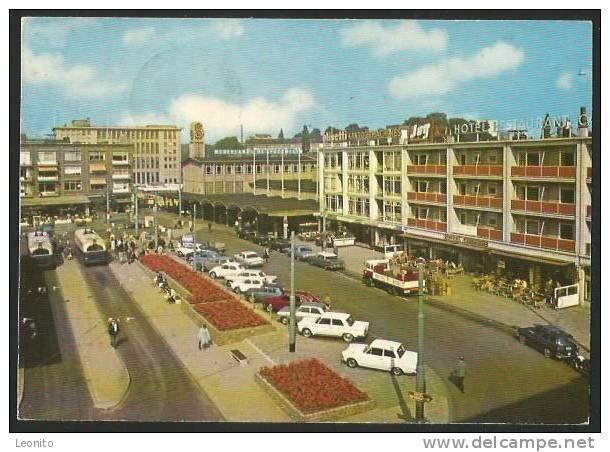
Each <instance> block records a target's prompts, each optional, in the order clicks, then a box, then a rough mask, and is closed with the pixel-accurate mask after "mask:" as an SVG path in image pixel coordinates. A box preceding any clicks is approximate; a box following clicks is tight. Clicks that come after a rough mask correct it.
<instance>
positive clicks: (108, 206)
mask: <svg viewBox="0 0 610 452" xmlns="http://www.w3.org/2000/svg"><path fill="white" fill-rule="evenodd" d="M109 223H110V185H108V184H106V224H109Z"/></svg>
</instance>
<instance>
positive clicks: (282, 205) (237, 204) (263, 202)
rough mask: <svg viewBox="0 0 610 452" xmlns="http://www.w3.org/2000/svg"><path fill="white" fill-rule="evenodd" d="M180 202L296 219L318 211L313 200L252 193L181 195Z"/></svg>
mask: <svg viewBox="0 0 610 452" xmlns="http://www.w3.org/2000/svg"><path fill="white" fill-rule="evenodd" d="M163 196H166V197H168V198H177V197H178V195H177V194H176V193H165V194H163ZM182 200H183V201H186V202H198V203H201V204H211V205H218V204H220V205H222V206H224V207H225V208H227V209H231V208H239V209H241V210H247V209H250V210H254V211H256V212H257V213H259V214H263V215H268V216H270V217H284V216H287V217H296V216H304V215H313V214H314V213H316V212H318V211H319V207H318V203H317V202H316V201H315V200H313V199H301V200H299V199H294V198H281V197H279V196H264V195H253V194H252V193H223V194H217V195H216V194H214V195H202V194H197V193H183V194H182Z"/></svg>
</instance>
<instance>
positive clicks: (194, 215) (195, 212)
mask: <svg viewBox="0 0 610 452" xmlns="http://www.w3.org/2000/svg"><path fill="white" fill-rule="evenodd" d="M196 218H197V203H196V202H194V203H193V243H197V240H196V239H195V219H196Z"/></svg>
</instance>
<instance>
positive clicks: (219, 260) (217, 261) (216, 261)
mask: <svg viewBox="0 0 610 452" xmlns="http://www.w3.org/2000/svg"><path fill="white" fill-rule="evenodd" d="M233 262H236V260H235V259H233V258H232V257H229V256H224V255H222V254H219V255H218V256H217V257H214V258H212V259H208V260H206V261H205V262H204V263H203V268H202V270H203V271H204V272H209V271H210V270H212V269H213V268H214V267H217V266H219V265H222V264H228V263H233Z"/></svg>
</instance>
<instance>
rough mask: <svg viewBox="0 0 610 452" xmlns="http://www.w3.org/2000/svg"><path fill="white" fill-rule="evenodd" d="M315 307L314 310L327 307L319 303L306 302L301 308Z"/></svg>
mask: <svg viewBox="0 0 610 452" xmlns="http://www.w3.org/2000/svg"><path fill="white" fill-rule="evenodd" d="M303 306H305V307H307V306H309V307H314V308H324V307H326V305H325V304H324V303H321V302H319V301H304V302H303V303H301V307H303Z"/></svg>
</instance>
